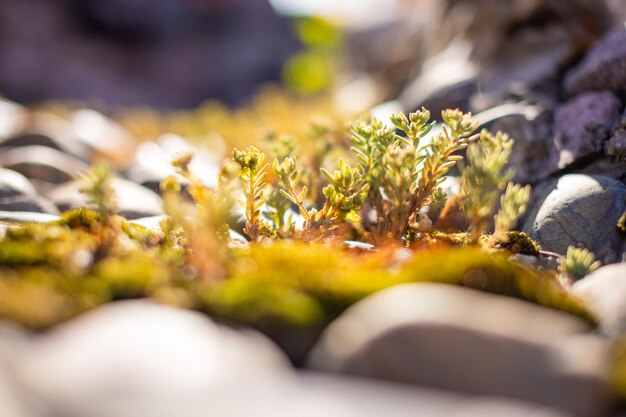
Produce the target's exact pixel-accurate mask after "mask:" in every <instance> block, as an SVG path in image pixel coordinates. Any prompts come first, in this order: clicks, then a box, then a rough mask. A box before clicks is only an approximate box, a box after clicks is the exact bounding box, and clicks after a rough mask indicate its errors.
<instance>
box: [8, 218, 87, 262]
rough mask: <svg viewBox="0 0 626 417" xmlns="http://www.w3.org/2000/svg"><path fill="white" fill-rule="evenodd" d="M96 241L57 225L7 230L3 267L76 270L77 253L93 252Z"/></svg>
mask: <svg viewBox="0 0 626 417" xmlns="http://www.w3.org/2000/svg"><path fill="white" fill-rule="evenodd" d="M96 245H97V242H96V240H95V238H94V237H93V236H92V235H90V234H89V233H86V232H83V231H70V230H68V229H67V228H66V227H62V226H59V225H57V224H26V225H23V226H20V227H15V228H13V227H11V228H8V229H7V230H6V234H5V237H4V239H2V240H0V265H4V266H17V265H42V264H50V265H56V266H57V267H59V268H61V269H68V268H73V266H74V264H75V261H76V255H77V253H84V252H82V251H86V252H87V253H89V252H92V251H93V250H94V249H95V247H96Z"/></svg>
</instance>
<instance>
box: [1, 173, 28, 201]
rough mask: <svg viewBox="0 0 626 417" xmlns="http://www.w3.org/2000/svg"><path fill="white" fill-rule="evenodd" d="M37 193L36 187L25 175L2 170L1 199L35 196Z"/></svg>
mask: <svg viewBox="0 0 626 417" xmlns="http://www.w3.org/2000/svg"><path fill="white" fill-rule="evenodd" d="M35 192H36V191H35V187H33V184H31V182H30V181H28V178H26V177H25V176H24V175H22V174H20V173H19V172H15V171H13V170H10V169H5V168H0V198H6V197H14V196H17V195H23V194H35Z"/></svg>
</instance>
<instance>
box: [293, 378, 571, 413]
mask: <svg viewBox="0 0 626 417" xmlns="http://www.w3.org/2000/svg"><path fill="white" fill-rule="evenodd" d="M298 385H299V386H298ZM298 385H296V386H297V387H298V389H302V390H304V392H306V393H307V395H306V397H305V398H304V399H307V398H308V400H309V401H307V402H305V404H306V403H308V402H310V401H311V400H312V399H317V401H320V402H322V403H323V404H328V405H329V406H330V407H329V408H331V409H332V410H333V411H332V412H331V413H330V415H331V416H335V415H337V416H353V415H354V416H364V417H369V416H371V417H375V416H385V415H390V416H412V417H502V416H507V417H517V416H519V417H527V416H531V415H532V416H541V417H548V416H554V417H556V416H562V417H565V416H566V415H567V414H565V413H561V412H559V411H556V410H554V409H549V408H547V407H542V406H539V405H536V404H531V403H525V402H521V401H515V400H510V399H504V398H481V397H473V396H466V395H461V394H458V393H451V392H447V391H438V390H434V389H428V388H423V387H419V388H417V387H411V386H408V385H400V384H393V383H388V382H383V381H372V380H365V379H355V378H344V377H342V378H340V377H337V376H334V375H333V376H325V375H323V374H318V373H311V372H306V373H303V374H302V378H301V381H300V384H298ZM296 392H297V391H296ZM296 398H297V397H296ZM292 401H293V400H292ZM294 402H295V401H294ZM300 404H301V403H300ZM297 407H298V408H299V409H303V407H302V406H301V405H299V406H297ZM314 407H315V406H314V405H313V407H312V408H314ZM296 414H298V415H300V414H299V413H296ZM319 415H327V414H321V413H320V414H319Z"/></svg>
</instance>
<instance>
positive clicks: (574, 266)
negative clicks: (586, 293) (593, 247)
mask: <svg viewBox="0 0 626 417" xmlns="http://www.w3.org/2000/svg"><path fill="white" fill-rule="evenodd" d="M558 262H559V271H560V272H561V274H562V275H564V276H565V277H566V278H569V279H570V280H574V281H577V280H579V279H582V278H584V277H585V276H586V275H588V274H590V273H591V272H593V271H595V270H596V269H598V268H600V266H601V265H602V263H601V262H600V261H597V260H596V256H595V255H594V254H593V252H590V251H589V250H587V249H585V248H576V247H574V246H570V247H568V248H567V254H566V255H565V256H561V257H560V258H559V259H558Z"/></svg>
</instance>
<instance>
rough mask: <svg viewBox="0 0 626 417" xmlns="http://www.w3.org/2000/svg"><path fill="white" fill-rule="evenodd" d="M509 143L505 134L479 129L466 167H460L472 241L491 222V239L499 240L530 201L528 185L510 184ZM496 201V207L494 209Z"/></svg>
mask: <svg viewBox="0 0 626 417" xmlns="http://www.w3.org/2000/svg"><path fill="white" fill-rule="evenodd" d="M512 149H513V140H512V139H511V138H510V137H509V136H508V135H506V134H503V133H501V132H498V133H497V134H496V135H492V134H491V133H489V132H487V131H486V130H483V131H482V132H481V133H480V140H479V141H477V142H476V143H475V144H472V145H470V146H469V147H468V149H467V165H465V166H463V167H462V172H463V175H462V196H463V209H464V212H465V215H466V216H467V219H468V221H469V233H470V236H471V237H472V239H473V240H475V241H476V240H478V238H480V236H482V235H484V234H485V233H487V231H488V230H489V229H490V227H491V224H492V219H493V223H494V234H493V236H494V238H495V239H498V240H502V239H503V238H505V237H506V232H507V231H509V230H510V229H511V228H512V227H513V226H515V224H516V222H517V220H518V219H519V218H520V217H521V216H522V215H523V214H524V212H525V211H526V207H527V205H528V201H529V199H530V186H526V187H522V186H520V185H517V184H513V183H511V182H510V179H511V178H512V177H513V170H512V169H510V168H508V167H507V165H508V162H509V157H510V155H511V151H512ZM498 198H500V208H499V210H498V212H497V213H496V214H495V216H494V212H495V211H496V209H497V203H498Z"/></svg>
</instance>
